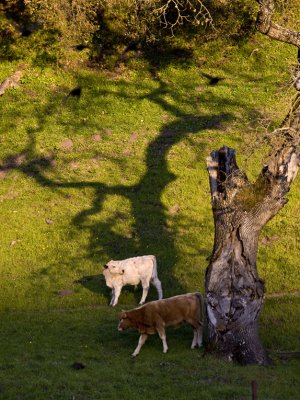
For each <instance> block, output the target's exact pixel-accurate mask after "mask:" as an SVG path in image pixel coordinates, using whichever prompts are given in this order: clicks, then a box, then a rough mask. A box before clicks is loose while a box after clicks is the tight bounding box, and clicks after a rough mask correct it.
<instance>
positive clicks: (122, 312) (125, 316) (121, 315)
mask: <svg viewBox="0 0 300 400" xmlns="http://www.w3.org/2000/svg"><path fill="white" fill-rule="evenodd" d="M120 317H121V318H127V313H126V311H125V310H122V311H121V314H120Z"/></svg>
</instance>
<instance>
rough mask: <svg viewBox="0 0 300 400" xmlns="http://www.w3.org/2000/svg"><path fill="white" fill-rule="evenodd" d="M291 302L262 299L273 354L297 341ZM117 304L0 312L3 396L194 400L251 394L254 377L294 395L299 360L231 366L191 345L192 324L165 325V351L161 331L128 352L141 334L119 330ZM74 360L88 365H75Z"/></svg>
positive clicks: (263, 394) (263, 393)
mask: <svg viewBox="0 0 300 400" xmlns="http://www.w3.org/2000/svg"><path fill="white" fill-rule="evenodd" d="M297 304H298V307H299V302H297ZM295 306H296V303H295V301H294V300H292V299H288V298H287V299H284V301H282V300H280V301H279V300H278V299H270V300H267V301H266V305H265V310H264V313H263V315H262V327H263V328H262V332H261V333H262V339H263V341H264V342H265V344H266V345H267V347H268V349H269V351H271V354H273V355H274V354H276V353H274V352H275V351H276V350H278V348H280V349H285V350H288V349H293V348H295V347H294V346H295V344H296V345H297V340H298V341H299V323H298V326H297V325H296V324H295V325H294V330H293V331H289V330H287V331H285V329H286V327H287V326H291V321H290V319H293V318H296V317H297V314H298V311H299V310H298V311H297V308H296V307H295ZM127 307H128V306H127ZM120 309H121V306H117V308H116V309H109V308H107V307H96V308H91V307H89V308H83V309H81V310H73V311H72V310H66V309H65V310H56V311H53V312H43V313H41V312H34V313H32V312H29V313H28V312H26V313H21V312H8V313H6V314H5V315H1V320H2V329H1V333H0V344H1V362H0V370H1V378H0V393H1V398H2V399H7V400H8V399H40V398H42V397H46V398H49V399H70V398H75V399H103V397H105V398H108V399H114V398H117V397H119V396H120V395H122V397H123V398H125V399H138V398H141V397H146V396H147V398H149V399H155V398H157V397H164V398H167V399H171V398H174V395H175V394H176V398H178V399H185V398H186V397H187V393H188V397H189V398H191V399H197V398H199V396H200V397H202V398H205V399H217V398H221V399H249V398H250V393H251V389H250V383H251V381H252V380H255V381H256V382H257V385H258V396H259V397H258V398H259V399H278V400H279V399H283V398H286V399H296V398H297V396H298V393H299V382H298V381H297V379H296V377H297V371H298V369H299V360H298V361H296V360H291V361H282V360H281V359H280V358H277V359H276V360H275V364H274V365H273V366H271V367H257V366H248V367H243V368H241V367H238V366H236V365H228V364H227V363H224V362H223V361H220V360H217V359H214V358H211V357H210V356H203V350H191V349H190V348H189V347H190V344H191V340H192V331H191V329H190V327H181V328H179V329H176V330H172V329H169V330H168V343H169V352H168V353H167V354H163V353H162V345H161V341H160V340H159V338H158V337H157V336H151V337H150V338H149V339H148V341H147V343H146V344H145V346H144V347H143V349H142V351H141V353H140V355H139V356H138V357H137V358H136V359H131V358H130V354H131V352H132V351H133V349H134V348H135V346H136V344H137V340H138V334H137V333H136V332H133V331H126V332H124V333H120V332H118V331H117V329H116V327H117V319H118V312H119V310H120ZM272 310H273V311H272ZM273 317H274V318H276V321H279V319H280V324H277V323H276V321H275V319H274V318H273ZM271 327H272V328H271ZM283 332H285V333H284V334H283ZM297 335H298V338H297V337H296V336H297ZM275 358H276V357H275ZM75 362H77V363H81V364H83V366H84V367H85V368H83V369H80V370H76V369H74V368H73V364H74V363H75Z"/></svg>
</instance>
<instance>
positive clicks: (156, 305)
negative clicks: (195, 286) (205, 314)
mask: <svg viewBox="0 0 300 400" xmlns="http://www.w3.org/2000/svg"><path fill="white" fill-rule="evenodd" d="M199 296H200V297H199ZM143 307H145V319H147V320H148V321H149V323H151V324H154V325H155V323H156V319H157V318H159V319H161V320H163V321H164V324H165V326H171V325H176V324H180V323H181V322H183V321H186V320H197V321H199V322H200V321H201V318H202V310H201V295H200V293H188V294H185V295H178V296H174V297H170V298H167V299H162V300H156V301H151V302H150V303H147V304H145V305H144V306H143Z"/></svg>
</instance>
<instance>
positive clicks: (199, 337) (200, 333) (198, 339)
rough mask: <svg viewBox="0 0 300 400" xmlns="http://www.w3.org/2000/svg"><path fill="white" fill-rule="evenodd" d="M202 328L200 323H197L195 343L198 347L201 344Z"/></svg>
mask: <svg viewBox="0 0 300 400" xmlns="http://www.w3.org/2000/svg"><path fill="white" fill-rule="evenodd" d="M202 329H203V328H202V325H200V324H199V325H198V328H197V333H198V337H197V344H198V346H199V347H201V346H202V333H203V330H202Z"/></svg>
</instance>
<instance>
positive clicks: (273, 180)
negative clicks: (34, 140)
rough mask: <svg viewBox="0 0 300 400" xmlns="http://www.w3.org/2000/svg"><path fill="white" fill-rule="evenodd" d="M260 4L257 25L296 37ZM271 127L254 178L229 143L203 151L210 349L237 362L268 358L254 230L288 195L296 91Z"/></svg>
mask: <svg viewBox="0 0 300 400" xmlns="http://www.w3.org/2000/svg"><path fill="white" fill-rule="evenodd" d="M260 4H261V9H260V12H259V15H258V20H257V27H258V29H259V30H260V31H261V32H262V33H264V34H269V33H271V34H272V35H271V37H273V38H274V39H278V40H281V41H287V42H289V43H292V44H296V45H300V42H299V40H300V36H299V33H298V32H294V31H289V30H286V29H283V28H282V29H281V27H280V26H278V25H275V24H272V22H271V18H272V13H273V9H274V7H273V1H272V0H265V1H264V0H261V1H260ZM286 37H288V38H289V41H288V40H286ZM297 78H298V77H297V76H296V80H297ZM295 87H296V86H295ZM296 89H297V87H296ZM273 135H274V136H275V137H277V138H278V141H277V142H278V144H279V145H278V148H277V149H275V150H274V152H273V154H271V156H270V157H269V162H268V163H267V164H266V165H265V166H264V167H263V169H262V171H261V173H260V175H259V177H258V179H257V181H256V182H255V183H251V182H249V180H248V179H247V177H246V174H245V173H243V172H241V171H240V170H239V168H238V166H237V164H236V161H235V151H234V150H233V149H230V148H227V147H226V146H224V147H222V148H221V149H219V150H218V151H214V152H212V153H211V155H210V157H209V158H208V159H207V166H208V173H209V180H210V189H211V198H212V209H213V215H214V223H215V240H214V248H213V254H212V257H211V260H210V264H209V266H208V268H207V271H206V280H205V289H206V303H207V317H208V345H207V350H208V351H212V352H214V353H216V354H218V355H220V356H222V357H225V358H226V359H228V360H236V361H238V362H240V363H242V364H252V363H256V364H267V363H268V361H269V360H268V357H267V355H266V353H265V351H264V349H263V346H262V345H261V342H260V340H259V336H258V318H259V314H260V311H261V307H262V304H263V299H264V281H263V280H262V279H260V278H259V276H258V273H257V268H256V256H257V247H258V238H259V234H260V231H261V229H262V228H263V226H264V225H265V224H266V223H267V222H268V221H269V220H270V219H271V218H272V217H274V216H275V215H276V214H277V213H278V211H279V210H280V209H281V208H282V207H283V206H284V204H285V203H286V202H287V199H286V198H285V195H286V193H287V192H288V191H289V189H290V186H291V184H292V182H293V180H294V179H295V177H296V174H297V171H298V168H299V162H300V154H299V143H300V94H298V95H297V96H296V98H295V100H294V102H293V105H292V107H291V110H290V111H289V113H288V115H287V117H286V118H285V120H284V123H283V125H282V126H281V128H279V129H278V130H276V131H275V132H274V133H273Z"/></svg>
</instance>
